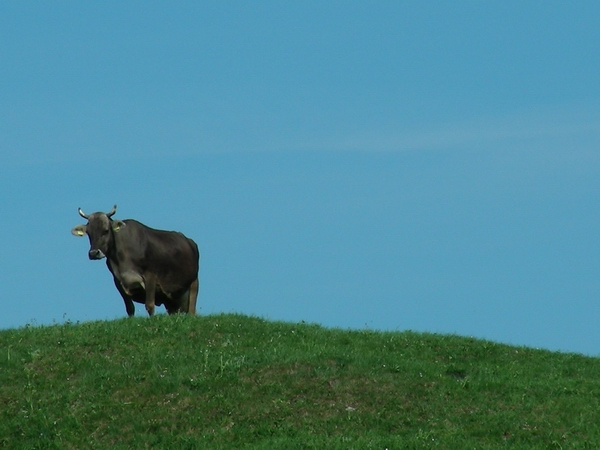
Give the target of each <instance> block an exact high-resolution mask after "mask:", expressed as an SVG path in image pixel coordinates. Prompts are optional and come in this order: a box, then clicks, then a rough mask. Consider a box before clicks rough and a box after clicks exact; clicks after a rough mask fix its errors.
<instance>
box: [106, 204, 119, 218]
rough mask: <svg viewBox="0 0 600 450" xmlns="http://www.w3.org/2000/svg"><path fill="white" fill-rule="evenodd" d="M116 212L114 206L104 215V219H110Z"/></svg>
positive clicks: (115, 206)
mask: <svg viewBox="0 0 600 450" xmlns="http://www.w3.org/2000/svg"><path fill="white" fill-rule="evenodd" d="M116 212H117V205H114V206H113V207H112V209H111V210H110V212H109V213H106V217H112V216H114V215H115V213H116Z"/></svg>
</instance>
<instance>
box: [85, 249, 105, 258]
mask: <svg viewBox="0 0 600 450" xmlns="http://www.w3.org/2000/svg"><path fill="white" fill-rule="evenodd" d="M88 256H89V257H90V259H102V258H104V256H105V255H104V253H102V250H99V249H97V248H93V249H91V250H90V251H89V252H88Z"/></svg>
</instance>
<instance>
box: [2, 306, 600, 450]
mask: <svg viewBox="0 0 600 450" xmlns="http://www.w3.org/2000/svg"><path fill="white" fill-rule="evenodd" d="M0 369H1V371H0V405H1V409H0V411H1V414H2V417H1V420H0V446H3V447H4V448H57V449H81V448H111V449H112V448H136V449H137V448H149V447H152V448H169V449H177V448H189V449H198V448H210V449H218V448H224V449H232V448H257V449H301V448H302V449H304V448H314V449H323V448H334V449H335V448H339V449H352V448H354V449H369V448H372V449H385V448H388V449H396V448H444V449H465V448H477V449H485V448H504V447H507V448H527V449H532V448H544V449H547V448H590V449H591V448H600V359H596V358H589V357H584V356H581V355H574V354H564V353H552V352H548V351H541V350H533V349H528V348H517V347H510V346H506V345H499V344H494V343H490V342H486V341H481V340H476V339H469V338H463V337H457V336H441V335H431V334H419V333H412V332H395V333H379V332H372V331H342V330H332V329H326V328H322V327H319V326H316V325H307V324H290V323H279V322H269V321H265V320H261V319H258V318H251V317H245V316H239V315H220V316H205V317H188V316H171V317H169V316H164V315H160V316H155V317H153V318H151V319H148V318H134V319H123V320H117V321H110V322H90V323H82V324H65V325H55V326H50V327H25V328H21V329H17V330H4V331H0Z"/></svg>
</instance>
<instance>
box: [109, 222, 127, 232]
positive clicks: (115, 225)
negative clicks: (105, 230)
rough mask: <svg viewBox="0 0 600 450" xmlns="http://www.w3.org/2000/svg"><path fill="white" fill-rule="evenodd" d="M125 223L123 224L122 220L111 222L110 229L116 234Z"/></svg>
mask: <svg viewBox="0 0 600 450" xmlns="http://www.w3.org/2000/svg"><path fill="white" fill-rule="evenodd" d="M125 225H126V223H125V222H123V221H122V220H113V222H112V229H113V231H115V232H117V231H119V230H121V229H122V228H125Z"/></svg>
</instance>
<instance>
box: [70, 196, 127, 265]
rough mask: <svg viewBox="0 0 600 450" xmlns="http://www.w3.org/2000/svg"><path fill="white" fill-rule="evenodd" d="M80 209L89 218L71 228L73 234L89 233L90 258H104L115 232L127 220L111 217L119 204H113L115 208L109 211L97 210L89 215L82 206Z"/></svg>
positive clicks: (81, 213) (82, 214) (81, 214)
mask: <svg viewBox="0 0 600 450" xmlns="http://www.w3.org/2000/svg"><path fill="white" fill-rule="evenodd" d="M78 211H79V215H80V216H81V217H83V218H84V219H87V221H88V223H87V224H85V225H77V226H76V227H75V228H73V229H72V230H71V234H73V235H75V236H84V235H85V234H87V235H88V237H89V238H90V251H89V252H88V256H89V257H90V259H102V258H104V257H105V256H106V255H107V253H108V252H109V250H110V248H111V247H112V245H113V242H114V236H113V233H115V232H117V231H119V230H120V229H121V228H123V227H124V226H125V222H122V221H121V220H112V219H111V217H112V216H113V215H114V214H115V212H116V211H117V205H115V206H113V209H111V211H110V212H108V213H103V212H96V213H94V214H90V215H89V216H88V215H87V214H85V213H84V212H83V211H82V210H81V208H79V209H78Z"/></svg>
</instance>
